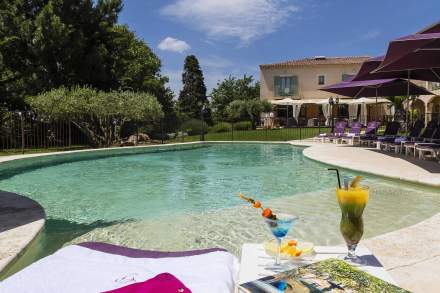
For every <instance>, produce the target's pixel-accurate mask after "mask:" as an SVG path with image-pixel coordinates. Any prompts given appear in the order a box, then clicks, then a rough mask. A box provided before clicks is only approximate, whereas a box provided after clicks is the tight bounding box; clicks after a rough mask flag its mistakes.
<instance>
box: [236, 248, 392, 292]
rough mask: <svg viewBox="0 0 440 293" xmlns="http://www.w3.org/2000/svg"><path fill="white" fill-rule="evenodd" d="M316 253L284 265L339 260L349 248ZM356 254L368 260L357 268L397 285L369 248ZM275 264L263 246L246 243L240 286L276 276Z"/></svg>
mask: <svg viewBox="0 0 440 293" xmlns="http://www.w3.org/2000/svg"><path fill="white" fill-rule="evenodd" d="M315 252H316V255H315V256H314V257H313V259H310V260H304V261H297V262H292V261H290V262H289V261H284V262H283V265H286V266H287V267H288V269H289V268H295V267H296V266H298V265H305V264H310V263H313V262H317V261H320V260H324V259H327V258H338V256H340V255H342V254H345V253H347V247H345V246H315ZM356 253H357V255H358V256H360V257H361V258H363V259H365V260H366V265H356V267H357V268H359V269H361V270H364V271H366V272H367V273H369V274H371V275H373V276H376V277H378V278H380V279H382V280H384V281H387V282H389V283H392V284H394V285H397V284H396V282H395V281H394V280H393V279H392V278H391V276H390V275H389V274H388V273H387V271H385V269H384V268H383V266H382V265H381V263H380V262H379V261H378V260H377V258H376V257H375V256H374V255H373V254H372V253H371V251H370V250H369V249H368V248H366V247H362V246H359V247H358V248H357V249H356ZM273 263H274V258H273V257H271V256H268V255H267V254H266V253H265V251H264V247H263V244H261V243H260V244H253V243H245V244H244V245H243V246H242V250H241V262H240V272H239V276H238V284H242V283H246V282H250V281H253V280H256V279H259V278H263V277H266V276H270V275H274V274H276V273H277V272H275V271H273V270H271V269H269V268H270V267H271V266H273Z"/></svg>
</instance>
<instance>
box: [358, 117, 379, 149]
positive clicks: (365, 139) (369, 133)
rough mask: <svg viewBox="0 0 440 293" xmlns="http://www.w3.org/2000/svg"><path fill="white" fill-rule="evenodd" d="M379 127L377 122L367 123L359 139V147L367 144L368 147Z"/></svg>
mask: <svg viewBox="0 0 440 293" xmlns="http://www.w3.org/2000/svg"><path fill="white" fill-rule="evenodd" d="M379 125H380V124H379V122H377V121H370V122H368V124H367V128H366V129H365V133H364V134H363V135H361V137H360V138H359V143H360V144H361V145H362V144H367V145H368V146H370V143H371V142H372V141H374V140H375V139H376V133H377V129H378V128H379Z"/></svg>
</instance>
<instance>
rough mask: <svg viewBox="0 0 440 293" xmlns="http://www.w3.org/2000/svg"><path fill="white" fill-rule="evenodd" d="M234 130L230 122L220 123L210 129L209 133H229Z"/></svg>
mask: <svg viewBox="0 0 440 293" xmlns="http://www.w3.org/2000/svg"><path fill="white" fill-rule="evenodd" d="M231 130H232V127H231V124H230V123H228V122H220V123H217V124H215V125H214V126H213V127H211V128H210V129H209V132H215V133H218V132H229V131H231Z"/></svg>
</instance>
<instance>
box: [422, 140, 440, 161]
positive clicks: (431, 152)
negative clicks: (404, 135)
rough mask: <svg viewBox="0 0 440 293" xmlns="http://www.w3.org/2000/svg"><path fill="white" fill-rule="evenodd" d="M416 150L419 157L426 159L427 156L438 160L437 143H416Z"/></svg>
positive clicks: (439, 154) (439, 157) (438, 149)
mask: <svg viewBox="0 0 440 293" xmlns="http://www.w3.org/2000/svg"><path fill="white" fill-rule="evenodd" d="M416 151H417V152H418V153H419V159H422V160H426V159H427V158H428V157H429V158H432V159H435V160H440V144H439V143H432V144H422V145H418V146H416ZM439 162H440V161H439Z"/></svg>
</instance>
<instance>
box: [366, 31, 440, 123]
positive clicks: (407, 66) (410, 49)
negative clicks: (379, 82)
mask: <svg viewBox="0 0 440 293" xmlns="http://www.w3.org/2000/svg"><path fill="white" fill-rule="evenodd" d="M438 26H439V24H436V25H433V26H431V27H430V28H428V29H425V30H423V31H422V32H421V33H418V34H414V35H409V36H406V37H402V38H399V39H396V40H394V41H391V42H390V44H389V45H388V50H387V53H386V55H385V57H384V60H383V61H382V63H381V64H380V65H379V67H378V68H377V69H375V70H374V71H373V72H372V73H373V74H395V77H400V76H401V74H402V72H405V71H406V72H407V77H406V78H407V80H408V92H407V95H408V98H407V109H408V108H409V98H410V93H409V82H410V80H411V79H419V80H426V81H435V82H440V33H438V32H437V33H431V31H435V30H437V29H438ZM427 32H429V33H427ZM410 118H412V117H410ZM409 120H410V119H407V123H409V122H410V121H409ZM407 126H408V125H407Z"/></svg>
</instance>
